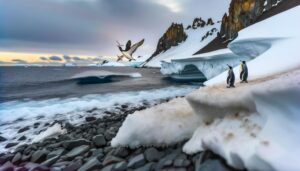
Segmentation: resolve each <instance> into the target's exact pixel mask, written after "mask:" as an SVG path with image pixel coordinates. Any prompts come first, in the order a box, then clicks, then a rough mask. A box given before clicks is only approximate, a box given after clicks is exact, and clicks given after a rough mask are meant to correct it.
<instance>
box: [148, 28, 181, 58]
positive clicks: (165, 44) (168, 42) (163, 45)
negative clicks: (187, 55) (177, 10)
mask: <svg viewBox="0 0 300 171" xmlns="http://www.w3.org/2000/svg"><path fill="white" fill-rule="evenodd" d="M186 38H187V35H186V33H185V32H184V28H183V25H182V24H177V23H172V25H171V26H170V27H169V28H168V29H167V31H166V32H165V33H164V35H163V36H162V37H161V38H160V39H159V41H158V44H157V47H156V51H155V52H154V53H153V54H152V56H156V55H158V54H159V53H161V52H163V51H166V50H168V49H170V48H171V47H172V46H177V45H178V44H179V43H181V42H183V41H185V40H186Z"/></svg>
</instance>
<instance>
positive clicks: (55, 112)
mask: <svg viewBox="0 0 300 171" xmlns="http://www.w3.org/2000/svg"><path fill="white" fill-rule="evenodd" d="M195 88H196V87H195V86H179V87H175V86H174V87H167V88H161V89H153V90H143V91H131V92H120V93H106V94H93V95H86V96H83V97H80V98H67V99H60V98H55V99H48V100H38V101H35V100H23V101H11V102H5V103H0V130H1V132H2V134H1V136H3V137H5V138H7V139H8V141H6V143H7V142H11V141H16V139H18V138H19V137H21V136H23V135H26V137H27V142H32V140H33V139H34V137H35V136H36V135H37V134H39V132H40V131H44V129H45V128H43V127H39V128H37V129H33V128H32V127H33V124H34V123H35V122H39V123H40V124H41V125H44V124H45V123H49V122H53V121H54V120H66V121H68V122H70V123H73V124H78V123H81V122H82V121H83V120H84V118H85V116H89V115H93V116H95V117H102V116H104V111H111V112H114V111H118V109H116V104H130V105H131V106H141V105H143V103H144V102H145V101H146V102H147V103H148V104H150V105H151V104H154V103H157V102H158V101H159V100H161V99H165V98H173V97H175V96H182V95H185V94H187V93H189V92H191V91H192V90H194V89H195ZM95 108H97V110H96V111H95V112H87V111H88V110H91V109H95ZM24 126H30V130H28V131H26V132H24V133H19V134H18V133H17V131H18V130H19V129H20V128H22V127H24ZM50 132H53V131H50ZM54 132H57V131H54ZM58 132H59V131H58ZM6 143H1V146H0V151H3V150H4V149H3V147H4V145H6Z"/></svg>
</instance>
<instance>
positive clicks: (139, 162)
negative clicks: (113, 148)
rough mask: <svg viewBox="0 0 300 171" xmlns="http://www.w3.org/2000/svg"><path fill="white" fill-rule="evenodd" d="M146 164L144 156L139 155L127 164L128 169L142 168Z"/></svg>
mask: <svg viewBox="0 0 300 171" xmlns="http://www.w3.org/2000/svg"><path fill="white" fill-rule="evenodd" d="M145 163H146V161H145V157H144V154H139V155H137V156H135V157H133V158H131V159H130V160H129V162H128V166H127V167H128V168H132V169H136V168H138V167H141V166H143V165H144V164H145Z"/></svg>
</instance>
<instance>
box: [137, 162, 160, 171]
mask: <svg viewBox="0 0 300 171" xmlns="http://www.w3.org/2000/svg"><path fill="white" fill-rule="evenodd" d="M154 168H155V163H152V162H151V163H147V164H146V165H145V166H142V167H139V168H137V169H135V170H134V171H151V170H153V169H154Z"/></svg>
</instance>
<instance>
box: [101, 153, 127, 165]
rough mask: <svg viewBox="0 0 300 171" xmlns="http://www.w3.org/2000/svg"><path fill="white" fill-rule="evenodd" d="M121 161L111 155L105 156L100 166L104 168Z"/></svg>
mask: <svg viewBox="0 0 300 171" xmlns="http://www.w3.org/2000/svg"><path fill="white" fill-rule="evenodd" d="M121 161H124V159H122V158H119V157H116V156H112V155H107V156H106V157H105V158H104V160H103V162H102V164H103V165H104V166H106V165H109V164H112V163H118V162H121Z"/></svg>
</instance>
